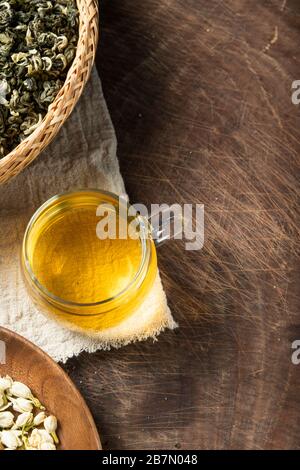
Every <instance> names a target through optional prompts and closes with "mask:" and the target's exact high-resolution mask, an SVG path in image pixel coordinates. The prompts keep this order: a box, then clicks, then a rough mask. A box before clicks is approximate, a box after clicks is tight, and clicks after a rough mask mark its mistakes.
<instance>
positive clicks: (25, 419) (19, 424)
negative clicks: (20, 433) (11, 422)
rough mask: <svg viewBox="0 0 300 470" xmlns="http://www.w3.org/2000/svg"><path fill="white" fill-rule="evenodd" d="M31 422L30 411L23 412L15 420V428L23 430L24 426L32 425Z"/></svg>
mask: <svg viewBox="0 0 300 470" xmlns="http://www.w3.org/2000/svg"><path fill="white" fill-rule="evenodd" d="M32 420H33V414H32V413H30V411H25V413H21V414H20V415H19V416H18V417H17V419H16V424H15V426H14V427H15V428H23V427H24V426H28V425H29V424H31V423H32Z"/></svg>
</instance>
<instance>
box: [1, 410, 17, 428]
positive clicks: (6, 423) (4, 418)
mask: <svg viewBox="0 0 300 470" xmlns="http://www.w3.org/2000/svg"><path fill="white" fill-rule="evenodd" d="M13 424H14V415H13V414H12V413H11V412H10V411H3V412H2V413H0V428H10V427H11V426H12V425H13Z"/></svg>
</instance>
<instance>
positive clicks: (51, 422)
mask: <svg viewBox="0 0 300 470" xmlns="http://www.w3.org/2000/svg"><path fill="white" fill-rule="evenodd" d="M44 428H45V429H46V431H48V432H49V433H51V432H55V431H56V429H57V419H56V417H55V416H53V415H51V416H48V417H47V418H46V419H45V421H44Z"/></svg>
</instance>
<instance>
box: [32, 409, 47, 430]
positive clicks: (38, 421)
mask: <svg viewBox="0 0 300 470" xmlns="http://www.w3.org/2000/svg"><path fill="white" fill-rule="evenodd" d="M45 418H46V413H45V412H44V411H41V412H40V413H38V414H37V415H36V416H35V417H34V419H33V424H34V425H35V426H39V425H40V424H42V422H43V421H45Z"/></svg>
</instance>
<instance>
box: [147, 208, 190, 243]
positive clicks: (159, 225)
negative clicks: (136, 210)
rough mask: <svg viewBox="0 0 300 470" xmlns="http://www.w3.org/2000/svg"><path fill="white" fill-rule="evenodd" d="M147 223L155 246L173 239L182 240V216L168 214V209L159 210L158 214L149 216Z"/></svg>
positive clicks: (172, 213)
mask: <svg viewBox="0 0 300 470" xmlns="http://www.w3.org/2000/svg"><path fill="white" fill-rule="evenodd" d="M148 222H149V224H150V229H151V236H152V239H153V241H154V243H155V246H160V245H163V244H164V243H165V242H166V241H168V240H171V239H173V238H174V239H181V238H182V233H183V223H184V219H183V217H182V214H176V213H174V212H171V213H170V210H169V208H165V209H160V210H159V211H158V212H156V213H154V214H151V217H149V219H148Z"/></svg>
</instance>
